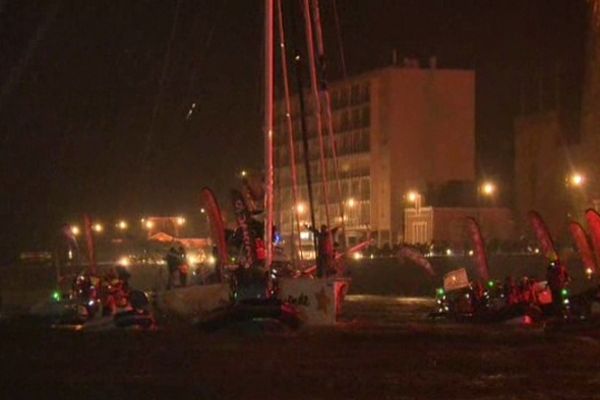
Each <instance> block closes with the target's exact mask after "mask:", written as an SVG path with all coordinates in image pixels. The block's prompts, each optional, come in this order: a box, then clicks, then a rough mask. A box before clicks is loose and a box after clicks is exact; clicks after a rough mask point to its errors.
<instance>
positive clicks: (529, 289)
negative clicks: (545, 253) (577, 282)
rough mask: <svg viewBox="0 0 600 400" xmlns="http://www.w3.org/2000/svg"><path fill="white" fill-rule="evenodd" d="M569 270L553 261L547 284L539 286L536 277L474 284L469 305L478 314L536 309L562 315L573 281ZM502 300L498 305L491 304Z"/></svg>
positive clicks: (550, 265)
mask: <svg viewBox="0 0 600 400" xmlns="http://www.w3.org/2000/svg"><path fill="white" fill-rule="evenodd" d="M570 279H571V278H570V276H569V273H568V271H567V269H566V267H565V266H564V265H563V264H561V263H559V262H551V263H550V264H549V266H548V269H547V272H546V284H545V285H541V284H539V283H540V282H538V281H537V280H536V279H535V278H531V277H527V276H524V277H522V278H521V279H515V278H514V277H513V276H507V277H506V278H505V279H504V281H503V282H495V281H490V282H487V284H484V283H482V282H480V281H473V282H471V284H470V286H469V290H468V294H469V296H468V299H469V306H470V308H471V309H472V310H473V312H475V313H478V312H481V311H487V310H489V309H492V310H493V309H496V311H497V309H498V308H514V307H519V306H524V307H530V306H535V307H538V308H540V309H543V310H542V311H544V312H545V313H549V314H553V315H562V312H563V305H564V303H563V302H564V298H565V293H566V289H567V287H568V285H569V282H570ZM497 299H502V301H501V303H500V304H499V305H497V304H492V303H493V302H494V301H495V300H497Z"/></svg>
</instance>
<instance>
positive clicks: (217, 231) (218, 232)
mask: <svg viewBox="0 0 600 400" xmlns="http://www.w3.org/2000/svg"><path fill="white" fill-rule="evenodd" d="M200 196H201V197H202V202H203V204H204V205H205V207H206V209H205V210H204V212H205V213H207V214H206V215H207V218H208V221H209V225H210V232H211V237H212V240H213V241H214V243H215V245H216V246H217V256H218V258H219V259H218V260H217V272H218V274H219V278H221V277H222V273H223V271H222V269H223V265H225V264H226V263H227V262H228V260H229V256H228V254H227V242H226V241H225V227H224V226H223V214H222V213H221V207H219V203H218V202H217V198H216V197H215V194H214V193H213V191H212V190H210V189H209V188H207V187H204V188H202V190H201V192H200Z"/></svg>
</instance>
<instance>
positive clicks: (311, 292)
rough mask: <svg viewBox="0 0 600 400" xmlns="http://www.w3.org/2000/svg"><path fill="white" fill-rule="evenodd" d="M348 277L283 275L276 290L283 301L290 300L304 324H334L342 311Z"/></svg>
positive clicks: (348, 283) (348, 284) (347, 286)
mask: <svg viewBox="0 0 600 400" xmlns="http://www.w3.org/2000/svg"><path fill="white" fill-rule="evenodd" d="M349 286H350V280H349V279H344V278H324V279H310V278H296V279H292V278H282V279H280V280H279V294H280V298H281V300H282V301H284V302H287V303H290V304H293V305H294V306H295V307H296V308H297V310H298V315H299V318H300V320H301V321H302V323H303V324H305V325H309V326H310V325H322V326H323V325H334V324H335V323H336V322H337V321H338V317H339V315H340V314H341V312H342V303H343V301H344V296H345V295H346V292H347V291H348V288H349Z"/></svg>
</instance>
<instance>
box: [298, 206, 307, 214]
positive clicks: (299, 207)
mask: <svg viewBox="0 0 600 400" xmlns="http://www.w3.org/2000/svg"><path fill="white" fill-rule="evenodd" d="M296 212H297V213H298V214H300V215H302V214H304V213H305V212H306V206H305V205H304V203H298V204H296Z"/></svg>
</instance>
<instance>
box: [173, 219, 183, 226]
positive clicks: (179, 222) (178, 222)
mask: <svg viewBox="0 0 600 400" xmlns="http://www.w3.org/2000/svg"><path fill="white" fill-rule="evenodd" d="M175 222H177V225H178V226H183V225H184V224H185V218H183V217H177V219H176V220H175Z"/></svg>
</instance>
